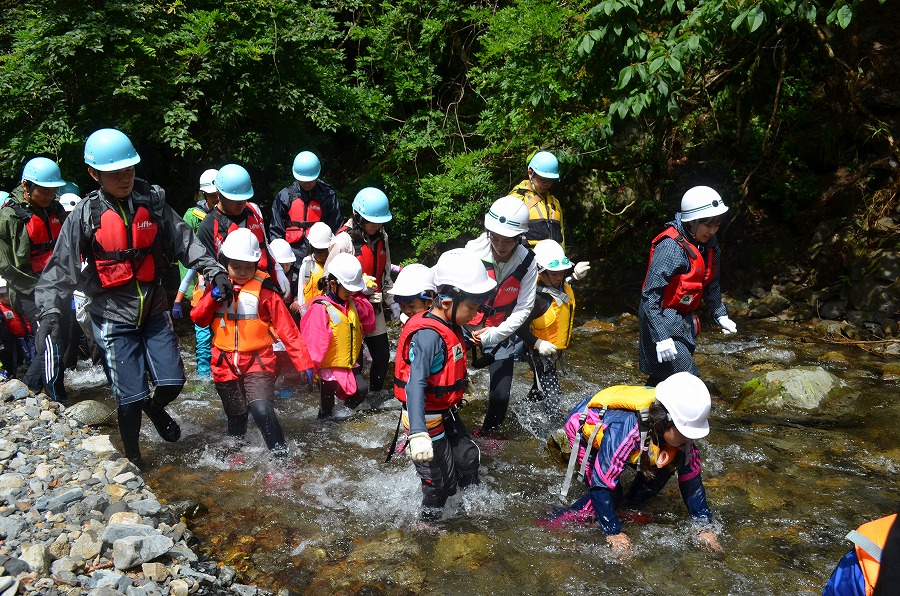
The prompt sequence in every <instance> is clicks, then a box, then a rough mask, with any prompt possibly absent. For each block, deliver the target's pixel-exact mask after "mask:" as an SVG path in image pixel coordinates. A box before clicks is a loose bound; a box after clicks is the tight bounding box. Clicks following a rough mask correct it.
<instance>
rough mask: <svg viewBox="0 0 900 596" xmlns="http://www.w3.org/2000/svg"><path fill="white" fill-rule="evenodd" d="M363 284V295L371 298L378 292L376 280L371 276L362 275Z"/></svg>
mask: <svg viewBox="0 0 900 596" xmlns="http://www.w3.org/2000/svg"><path fill="white" fill-rule="evenodd" d="M363 283H364V284H365V286H366V287H365V288H363V291H362V293H363V295H365V296H371V295H372V294H374V293H375V292H376V291H377V290H378V280H377V279H375V278H374V277H372V276H371V275H366V274H365V273H363Z"/></svg>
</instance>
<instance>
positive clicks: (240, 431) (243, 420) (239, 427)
mask: <svg viewBox="0 0 900 596" xmlns="http://www.w3.org/2000/svg"><path fill="white" fill-rule="evenodd" d="M226 418H227V419H228V436H231V437H243V436H244V435H246V434H247V414H242V415H240V416H228V415H226Z"/></svg>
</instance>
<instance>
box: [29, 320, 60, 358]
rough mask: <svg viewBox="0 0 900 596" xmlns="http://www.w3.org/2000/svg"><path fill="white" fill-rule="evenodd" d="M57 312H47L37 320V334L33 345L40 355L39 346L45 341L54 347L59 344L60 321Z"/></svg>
mask: <svg viewBox="0 0 900 596" xmlns="http://www.w3.org/2000/svg"><path fill="white" fill-rule="evenodd" d="M59 317H60V315H59V313H58V312H49V313H43V314H41V317H40V319H38V332H37V334H36V335H35V337H34V345H35V347H36V348H37V350H38V352H39V353H40V350H41V346H42V345H44V344H45V343H46V341H47V339H48V338H49V339H50V342H51V343H53V344H54V345H57V344H59V332H60V321H59Z"/></svg>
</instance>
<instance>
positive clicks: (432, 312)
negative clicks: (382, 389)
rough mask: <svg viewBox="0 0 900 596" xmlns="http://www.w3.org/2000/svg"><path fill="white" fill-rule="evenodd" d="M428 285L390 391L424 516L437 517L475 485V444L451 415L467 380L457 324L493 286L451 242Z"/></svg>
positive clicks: (403, 339)
mask: <svg viewBox="0 0 900 596" xmlns="http://www.w3.org/2000/svg"><path fill="white" fill-rule="evenodd" d="M405 270H406V268H404V271H405ZM401 273H402V272H401ZM434 285H435V286H436V288H437V297H436V298H435V299H434V302H433V303H432V306H431V308H430V309H429V310H427V311H425V312H420V313H418V314H415V315H413V316H412V317H411V318H410V319H409V321H407V322H406V324H405V325H404V326H403V331H402V332H401V333H400V339H399V341H398V342H397V358H396V360H395V363H394V378H395V382H394V396H395V397H396V398H397V399H399V400H400V401H401V402H403V410H402V413H401V420H402V422H403V426H404V427H405V428H406V432H407V435H408V441H407V445H408V449H409V456H410V457H411V458H412V460H413V462H414V463H415V466H416V472H417V473H418V474H419V477H420V478H421V479H422V518H423V519H424V520H433V519H437V518H439V517H440V516H441V513H442V510H443V507H444V504H445V503H446V502H447V498H448V497H450V496H451V495H454V494H456V491H457V488H464V487H466V486H469V485H471V484H477V483H478V466H479V463H480V455H479V451H478V447H477V446H476V445H475V443H474V442H473V441H472V436H471V435H470V434H469V432H468V431H467V430H466V427H465V425H464V424H463V422H462V419H461V418H460V416H459V413H458V410H459V403H460V402H461V401H462V398H463V392H464V391H465V388H466V384H467V383H466V345H465V340H464V339H463V332H462V326H463V325H465V324H467V323H468V322H469V321H470V320H471V319H472V317H474V316H475V315H476V314H477V313H478V312H479V310H480V309H481V308H482V306H483V305H484V303H485V301H486V300H487V298H488V297H489V296H490V293H491V292H492V291H493V290H494V288H495V287H496V285H497V284H496V283H495V282H494V280H492V279H491V278H489V277H488V275H487V271H486V270H485V268H484V266H483V265H482V264H481V260H480V259H479V258H478V256H477V255H475V254H474V253H472V252H471V251H468V250H465V249H461V248H458V249H454V250H450V251H447V252H445V253H444V254H442V255H441V258H440V259H438V262H437V264H436V265H435V266H434ZM394 442H395V443H396V437H395V439H394ZM393 450H394V445H391V447H390V449H389V450H388V457H389V458H390V454H391V453H393Z"/></svg>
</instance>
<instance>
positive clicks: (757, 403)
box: [737, 366, 844, 410]
mask: <svg viewBox="0 0 900 596" xmlns="http://www.w3.org/2000/svg"><path fill="white" fill-rule="evenodd" d="M842 387H844V382H843V381H841V380H840V379H839V378H837V377H836V376H834V375H833V374H831V373H829V372H828V371H826V370H825V369H823V368H822V367H820V366H817V367H814V368H800V369H790V370H776V371H772V372H768V373H766V374H765V375H764V376H762V377H757V378H755V379H753V380H751V381H750V382H748V383H747V384H746V385H744V387H743V389H742V390H741V396H740V399H739V400H738V404H737V407H738V409H741V410H749V409H755V408H767V409H776V410H779V409H784V408H799V409H803V410H811V409H814V408H817V407H818V406H819V405H820V404H821V403H822V401H823V400H824V399H825V398H827V397H828V396H829V395H830V394H831V393H832V392H833V391H835V390H837V389H839V388H842Z"/></svg>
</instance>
